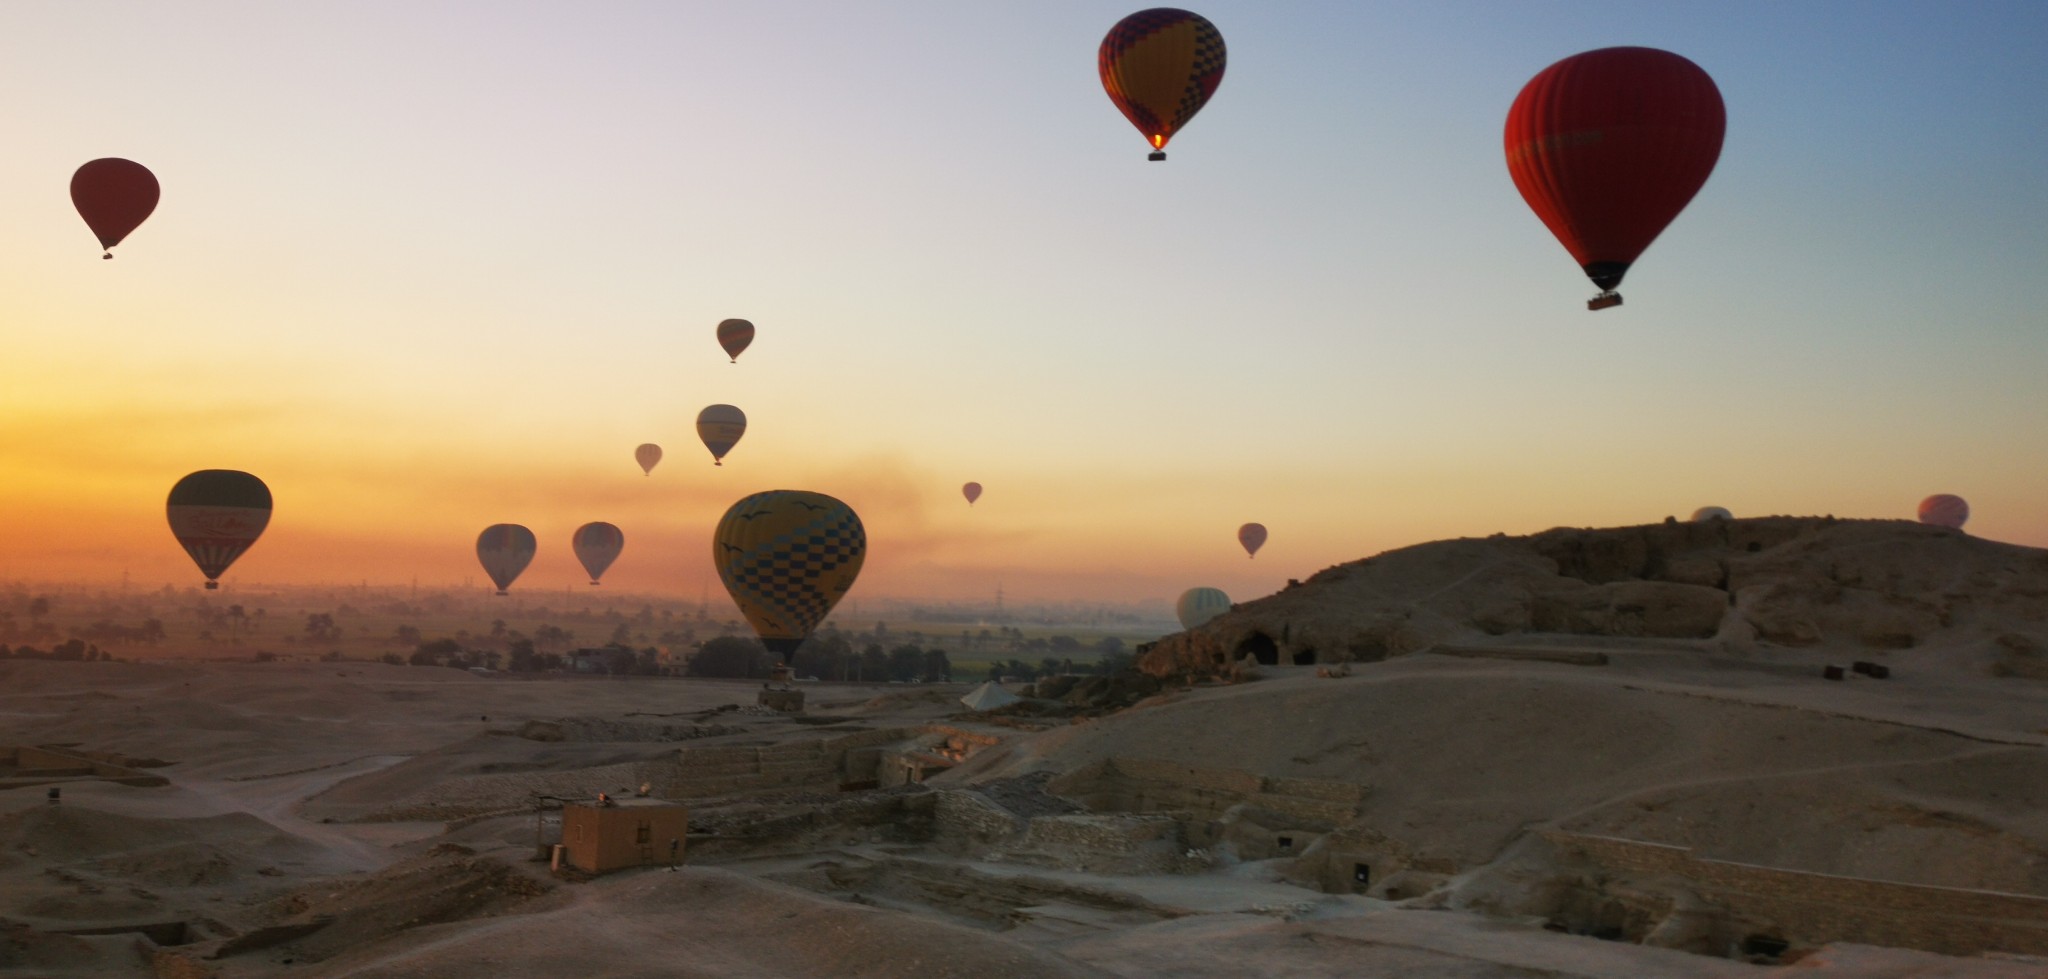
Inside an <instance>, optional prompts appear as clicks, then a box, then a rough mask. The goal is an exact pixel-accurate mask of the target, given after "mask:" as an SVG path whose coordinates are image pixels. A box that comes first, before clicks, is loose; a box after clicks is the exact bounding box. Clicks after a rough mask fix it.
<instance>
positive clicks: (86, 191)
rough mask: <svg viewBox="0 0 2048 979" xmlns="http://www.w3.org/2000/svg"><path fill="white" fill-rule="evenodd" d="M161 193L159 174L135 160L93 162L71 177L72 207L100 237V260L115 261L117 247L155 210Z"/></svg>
mask: <svg viewBox="0 0 2048 979" xmlns="http://www.w3.org/2000/svg"><path fill="white" fill-rule="evenodd" d="M159 193H161V188H159V187H158V186H157V182H156V175H155V174H153V173H150V172H149V168H148V167H145V166H143V165H142V164H140V163H136V162H134V161H132V160H123V159H119V158H117V157H107V158H105V159H99V160H93V161H91V162H88V163H87V164H85V165H84V166H82V167H79V168H78V170H77V172H75V173H73V174H72V175H71V204H72V206H73V207H76V208H78V216H79V217H82V218H84V219H85V226H86V227H88V228H91V229H92V233H93V234H95V235H97V236H99V239H100V247H101V248H103V249H106V252H105V254H103V255H101V256H100V257H101V258H113V257H114V252H113V248H114V246H115V245H118V244H120V243H121V239H123V238H126V237H128V233H129V232H131V231H134V230H135V228H136V226H137V225H140V224H141V223H142V222H143V221H144V220H145V219H147V218H148V217H149V215H150V212H152V211H154V210H156V201H157V196H158V195H159Z"/></svg>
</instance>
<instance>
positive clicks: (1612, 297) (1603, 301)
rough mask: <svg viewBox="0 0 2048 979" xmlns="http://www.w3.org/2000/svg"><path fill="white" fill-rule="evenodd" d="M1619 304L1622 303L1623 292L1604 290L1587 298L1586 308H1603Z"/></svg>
mask: <svg viewBox="0 0 2048 979" xmlns="http://www.w3.org/2000/svg"><path fill="white" fill-rule="evenodd" d="M1619 305H1621V293H1618V292H1603V293H1601V294H1599V295H1597V296H1594V297H1593V298H1591V299H1588V300H1586V308H1587V309H1592V310H1601V309H1606V308H1607V307H1609V306H1619Z"/></svg>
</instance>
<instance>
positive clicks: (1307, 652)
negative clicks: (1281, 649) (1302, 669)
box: [1294, 649, 1316, 666]
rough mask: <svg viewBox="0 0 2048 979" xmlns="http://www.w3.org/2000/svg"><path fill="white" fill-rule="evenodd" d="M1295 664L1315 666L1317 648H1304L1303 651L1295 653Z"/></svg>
mask: <svg viewBox="0 0 2048 979" xmlns="http://www.w3.org/2000/svg"><path fill="white" fill-rule="evenodd" d="M1294 665H1296V666H1314V665H1316V651H1315V650H1313V649H1304V650H1302V651H1300V652H1298V653H1295V654H1294Z"/></svg>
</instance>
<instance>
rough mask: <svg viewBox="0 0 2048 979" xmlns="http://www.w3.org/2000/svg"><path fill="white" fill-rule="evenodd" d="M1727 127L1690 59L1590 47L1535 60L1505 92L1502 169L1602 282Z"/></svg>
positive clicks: (1708, 81) (1674, 208) (1652, 228)
mask: <svg viewBox="0 0 2048 979" xmlns="http://www.w3.org/2000/svg"><path fill="white" fill-rule="evenodd" d="M1726 129H1727V112H1726V109H1725V108H1724V107H1723V105H1722V103H1721V92H1720V90H1719V89H1717V88H1715V87H1714V80H1713V79H1712V78H1709V77H1707V73H1706V72H1705V71H1702V70H1700V67H1699V66H1698V65H1696V64H1693V63H1692V62H1690V61H1687V60H1686V59H1684V58H1682V57H1680V56H1678V55H1675V54H1672V53H1671V52H1669V51H1660V50H1658V49H1656V48H1637V47H1621V48H1601V49H1599V50H1597V51H1587V52H1585V53H1583V54H1575V55H1573V56H1571V57H1569V58H1566V59H1564V60H1563V61H1560V62H1558V63H1556V64H1554V65H1551V66H1550V67H1548V68H1545V69H1543V71H1541V72H1539V73H1538V74H1537V75H1536V77H1535V78H1532V79H1530V80H1529V83H1528V84H1527V85H1525V86H1523V87H1522V91H1521V93H1520V94H1519V95H1517V96H1515V102H1514V105H1513V106H1512V107H1511V108H1510V109H1509V110H1508V121H1507V131H1506V134H1505V142H1506V147H1507V162H1508V174H1509V175H1510V176H1512V177H1513V178H1514V181H1515V188H1516V189H1517V190H1520V191H1521V192H1522V199H1523V200H1525V201H1527V202H1528V203H1529V207H1530V208H1531V209H1532V210H1534V211H1535V212H1536V216H1537V217H1538V218H1541V219H1542V221H1543V224H1544V225H1545V226H1546V227H1548V228H1549V229H1550V232H1551V234H1554V235H1556V236H1557V240H1558V241H1559V242H1561V243H1562V244H1563V245H1564V247H1565V250H1566V251H1568V252H1570V253H1571V255H1572V258H1573V260H1575V261H1577V262H1578V263H1579V267H1580V268H1582V269H1584V270H1585V272H1586V275H1587V277H1588V278H1591V279H1592V280H1593V284H1594V285H1597V286H1599V287H1600V288H1601V289H1603V290H1606V291H1609V292H1611V291H1613V290H1614V288H1615V287H1617V286H1619V285H1620V284H1621V278H1622V276H1623V275H1624V274H1626V273H1627V272H1628V270H1629V267H1630V266H1631V265H1633V264H1634V263H1635V260H1636V258H1637V256H1640V255H1641V254H1642V253H1643V250H1644V249H1646V248H1648V247H1650V242H1652V241H1654V240H1655V239H1656V237H1657V235H1658V234H1659V233H1661V232H1662V231H1663V230H1664V227H1665V225H1668V224H1670V223H1671V219H1672V218H1675V217H1677V216H1678V212H1679V211H1682V210H1684V209H1685V205H1686V204H1687V203H1688V202H1690V201H1691V200H1692V198H1693V195H1694V194H1696V193H1698V192H1699V189H1700V186H1701V185H1702V184H1705V183H1706V182H1707V175H1708V174H1710V173H1712V172H1713V171H1714V162H1715V161H1716V160H1718V159H1719V158H1720V156H1721V138H1722V135H1723V134H1724V132H1725V131H1726ZM1596 302H1597V300H1596Z"/></svg>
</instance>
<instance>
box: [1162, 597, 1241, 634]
mask: <svg viewBox="0 0 2048 979" xmlns="http://www.w3.org/2000/svg"><path fill="white" fill-rule="evenodd" d="M1228 611H1230V596H1229V595H1225V594H1224V593H1223V590H1222V589H1220V588H1190V589H1188V590H1187V591H1184V592H1181V593H1180V601H1177V602H1175V603H1173V614H1174V615H1176V616H1179V617H1180V627H1181V628H1183V629H1192V628H1194V627H1196V626H1198V625H1201V624H1202V623H1204V622H1207V621H1209V620H1210V619H1213V618H1215V617H1217V616H1219V615H1222V614H1223V613H1225V612H1228Z"/></svg>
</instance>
